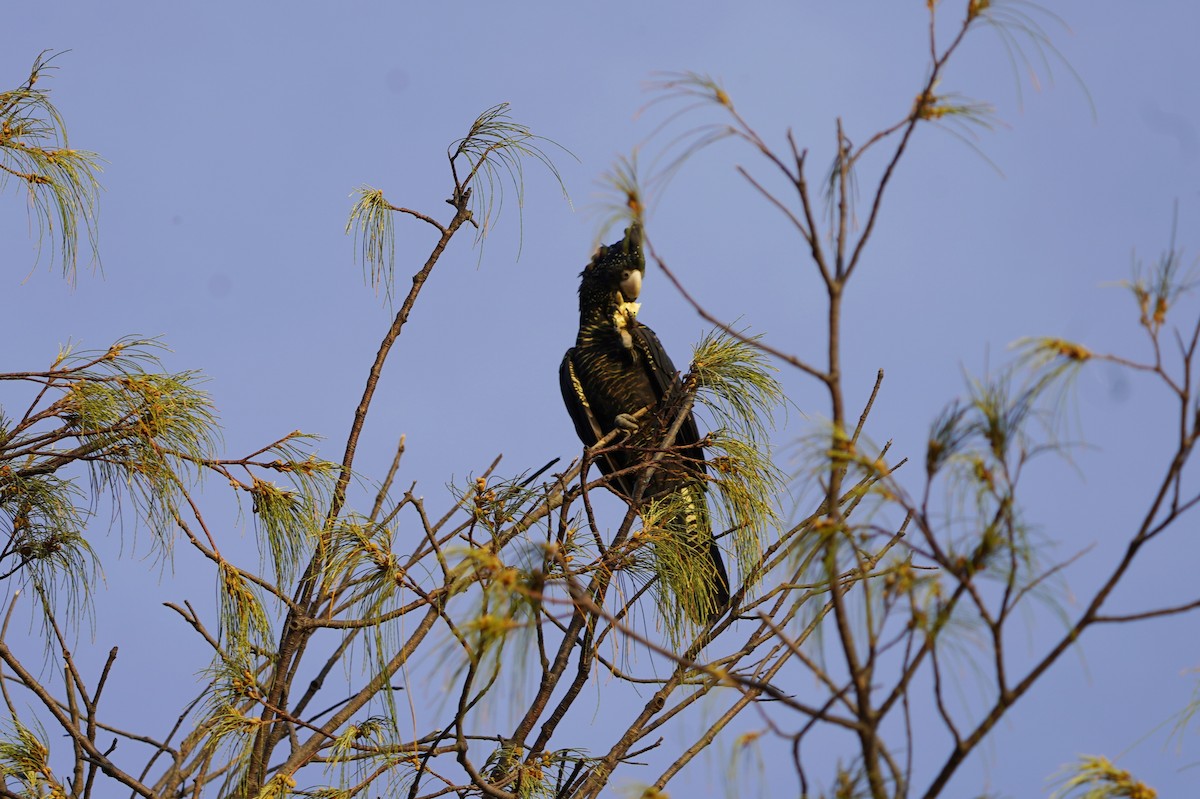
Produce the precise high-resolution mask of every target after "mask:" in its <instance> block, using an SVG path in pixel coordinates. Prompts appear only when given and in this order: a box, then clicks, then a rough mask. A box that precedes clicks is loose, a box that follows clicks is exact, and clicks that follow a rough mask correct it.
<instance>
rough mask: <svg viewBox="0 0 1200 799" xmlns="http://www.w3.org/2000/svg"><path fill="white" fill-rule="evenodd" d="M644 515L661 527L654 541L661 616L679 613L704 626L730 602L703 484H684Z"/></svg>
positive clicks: (726, 577)
mask: <svg viewBox="0 0 1200 799" xmlns="http://www.w3.org/2000/svg"><path fill="white" fill-rule="evenodd" d="M656 504H658V505H659V507H658V508H657V509H656V510H657V511H658V512H657V513H656V512H653V511H652V512H651V513H649V514H647V516H649V517H650V518H652V519H654V523H655V525H656V526H657V527H659V528H660V531H659V532H660V535H658V536H656V538H655V560H656V566H657V569H656V570H657V572H658V576H659V579H660V580H661V581H662V584H663V586H664V587H665V588H666V593H665V594H664V595H663V596H662V600H663V601H662V606H663V610H664V615H666V616H667V617H668V619H669V618H671V617H672V616H674V617H676V618H678V613H679V612H682V615H683V616H686V617H687V618H688V619H689V620H690V621H691V622H692V623H693V624H706V623H707V622H709V621H711V620H712V619H714V618H716V616H718V615H719V614H720V613H721V611H722V610H724V609H725V606H726V605H728V604H729V575H728V574H727V573H726V572H725V563H724V561H723V560H722V558H721V550H720V548H719V547H718V546H717V542H716V539H715V538H714V537H713V532H712V521H711V519H710V517H709V513H708V502H707V501H706V499H705V490H704V484H703V483H699V482H696V483H686V484H684V485H682V486H679V487H678V488H677V489H676V490H674V491H673V492H671V494H670V495H669V496H668V497H665V498H663V499H662V500H661V501H660V502H659V503H656Z"/></svg>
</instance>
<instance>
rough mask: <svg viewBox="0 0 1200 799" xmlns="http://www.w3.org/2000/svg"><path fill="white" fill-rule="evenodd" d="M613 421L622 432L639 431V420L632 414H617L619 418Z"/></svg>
mask: <svg viewBox="0 0 1200 799" xmlns="http://www.w3.org/2000/svg"><path fill="white" fill-rule="evenodd" d="M613 421H614V422H616V425H617V427H619V428H620V429H622V430H628V431H629V432H633V431H634V430H637V429H638V423H637V420H636V419H634V418H633V414H631V413H619V414H617V418H616V419H614V420H613Z"/></svg>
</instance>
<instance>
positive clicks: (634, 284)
mask: <svg viewBox="0 0 1200 799" xmlns="http://www.w3.org/2000/svg"><path fill="white" fill-rule="evenodd" d="M620 288H621V296H622V297H624V298H625V299H626V300H628V301H630V302H633V301H634V300H636V299H637V298H638V295H639V294H641V293H642V270H640V269H631V270H629V276H628V277H626V278H625V279H624V280H622V281H621V286H620Z"/></svg>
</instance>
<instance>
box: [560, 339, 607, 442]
mask: <svg viewBox="0 0 1200 799" xmlns="http://www.w3.org/2000/svg"><path fill="white" fill-rule="evenodd" d="M574 355H575V349H574V347H572V348H571V349H569V350H567V354H566V355H564V356H563V359H562V363H561V364H560V365H559V367H558V387H559V388H560V389H561V390H562V396H563V402H564V403H565V404H566V406H567V412H568V413H570V414H571V421H572V422H574V423H575V432H576V433H577V434H578V435H579V440H580V441H582V442H583V445H584V446H585V447H591V446H594V445H595V443H596V442H597V441H599V440H600V439H601V438H603V437H604V432H603V431H602V430H601V429H600V423H599V422H598V421H596V415H595V414H594V413H592V407H591V406H590V405H589V404H588V400H587V395H586V394H585V393H584V390H583V384H582V383H580V382H579V377H578V376H576V374H575V363H574Z"/></svg>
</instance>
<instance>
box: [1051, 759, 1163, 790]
mask: <svg viewBox="0 0 1200 799" xmlns="http://www.w3.org/2000/svg"><path fill="white" fill-rule="evenodd" d="M1157 796H1158V792H1157V791H1155V790H1154V789H1153V788H1151V787H1150V786H1148V785H1146V784H1145V783H1143V782H1139V781H1138V780H1136V779H1134V778H1133V775H1131V774H1130V773H1129V772H1128V771H1125V770H1124V769H1119V768H1117V767H1116V766H1114V765H1113V764H1112V763H1111V762H1110V761H1109V759H1108V758H1106V757H1102V756H1100V757H1097V756H1094V755H1082V756H1080V758H1079V762H1078V763H1076V764H1074V765H1071V766H1064V767H1063V770H1062V772H1061V775H1060V779H1059V781H1058V788H1057V789H1055V791H1054V793H1052V794H1051V795H1050V799H1155V797H1157Z"/></svg>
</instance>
